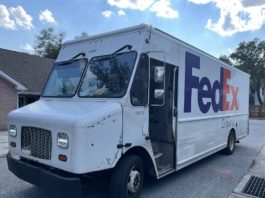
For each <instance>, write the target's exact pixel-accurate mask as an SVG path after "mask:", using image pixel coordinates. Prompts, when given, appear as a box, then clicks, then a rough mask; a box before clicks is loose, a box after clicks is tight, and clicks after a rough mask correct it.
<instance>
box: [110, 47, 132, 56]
mask: <svg viewBox="0 0 265 198" xmlns="http://www.w3.org/2000/svg"><path fill="white" fill-rule="evenodd" d="M126 48H128V50H131V49H132V45H124V46H123V47H121V48H120V49H118V50H117V51H115V52H113V53H112V54H116V53H118V52H120V51H122V50H124V49H126Z"/></svg>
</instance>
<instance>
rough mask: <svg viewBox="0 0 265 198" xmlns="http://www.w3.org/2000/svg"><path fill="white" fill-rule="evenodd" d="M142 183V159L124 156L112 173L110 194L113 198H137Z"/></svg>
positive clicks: (134, 156)
mask: <svg viewBox="0 0 265 198" xmlns="http://www.w3.org/2000/svg"><path fill="white" fill-rule="evenodd" d="M143 182H144V167H143V162H142V159H141V158H140V157H139V156H136V155H129V156H125V157H124V158H123V159H121V161H120V162H119V163H118V164H117V165H116V167H115V168H114V170H113V172H112V177H111V184H110V187H111V189H110V192H111V197H113V198H137V197H139V196H140V193H141V190H142V188H143Z"/></svg>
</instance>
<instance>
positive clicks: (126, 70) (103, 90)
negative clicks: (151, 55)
mask: <svg viewBox="0 0 265 198" xmlns="http://www.w3.org/2000/svg"><path fill="white" fill-rule="evenodd" d="M136 57H137V53H136V52H127V53H120V54H112V55H106V56H100V57H94V58H92V59H91V61H90V63H89V65H88V67H87V71H86V75H85V77H84V80H83V82H82V85H81V88H80V90H79V96H80V97H91V98H92V97H93V98H119V97H122V96H124V95H125V93H126V90H127V87H128V84H129V81H130V77H131V74H132V70H133V67H134V64H135V60H136Z"/></svg>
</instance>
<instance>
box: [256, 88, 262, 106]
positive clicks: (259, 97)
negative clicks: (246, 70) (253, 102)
mask: <svg viewBox="0 0 265 198" xmlns="http://www.w3.org/2000/svg"><path fill="white" fill-rule="evenodd" d="M256 92H257V96H258V101H259V104H260V105H263V101H262V99H261V96H260V87H259V88H258V89H257V90H256Z"/></svg>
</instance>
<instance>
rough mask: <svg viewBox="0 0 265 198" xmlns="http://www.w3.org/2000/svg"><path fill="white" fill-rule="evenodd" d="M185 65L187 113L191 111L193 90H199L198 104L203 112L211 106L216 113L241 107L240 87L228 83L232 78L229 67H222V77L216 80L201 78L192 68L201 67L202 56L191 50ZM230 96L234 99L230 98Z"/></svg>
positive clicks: (185, 102)
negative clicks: (239, 105)
mask: <svg viewBox="0 0 265 198" xmlns="http://www.w3.org/2000/svg"><path fill="white" fill-rule="evenodd" d="M185 67H186V69H185V96H184V97H185V98H184V112H185V113H189V112H191V101H192V90H197V93H198V98H197V100H198V105H199V109H200V111H201V112H202V113H207V112H208V111H209V110H210V108H211V107H212V109H213V111H214V112H215V113H217V112H218V111H230V110H238V109H239V108H238V102H237V95H238V92H239V87H234V86H232V85H229V84H228V80H229V79H230V78H231V71H230V70H229V69H226V68H223V67H221V68H220V79H219V80H215V81H214V82H210V80H209V78H207V77H206V76H205V77H201V78H199V77H198V76H195V75H193V74H192V70H193V69H198V70H199V69H200V57H198V56H196V55H194V54H191V53H189V52H186V57H185ZM217 93H218V94H217ZM228 96H230V97H229V98H232V99H230V100H228Z"/></svg>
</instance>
